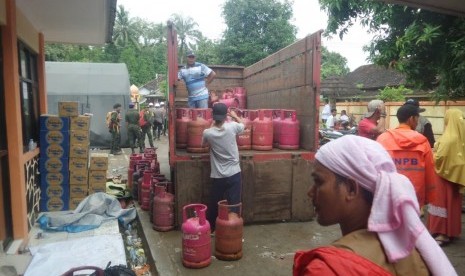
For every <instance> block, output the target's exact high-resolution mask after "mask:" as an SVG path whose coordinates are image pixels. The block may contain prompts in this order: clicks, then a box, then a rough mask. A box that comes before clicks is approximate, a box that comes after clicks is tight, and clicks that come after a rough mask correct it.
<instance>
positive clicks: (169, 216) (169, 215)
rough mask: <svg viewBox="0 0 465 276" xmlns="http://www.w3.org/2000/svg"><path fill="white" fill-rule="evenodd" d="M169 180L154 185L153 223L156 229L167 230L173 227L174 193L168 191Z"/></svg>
mask: <svg viewBox="0 0 465 276" xmlns="http://www.w3.org/2000/svg"><path fill="white" fill-rule="evenodd" d="M169 185H170V182H160V183H158V184H156V185H155V192H154V194H155V197H154V199H153V219H152V220H153V225H152V228H153V229H154V230H157V231H162V232H163V231H169V230H171V229H173V228H174V195H173V194H171V193H169V192H168V186H169Z"/></svg>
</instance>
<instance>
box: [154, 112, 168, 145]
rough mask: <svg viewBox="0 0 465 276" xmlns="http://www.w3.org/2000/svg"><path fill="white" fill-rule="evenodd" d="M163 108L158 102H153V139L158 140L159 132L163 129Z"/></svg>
mask: <svg viewBox="0 0 465 276" xmlns="http://www.w3.org/2000/svg"><path fill="white" fill-rule="evenodd" d="M165 116H166V114H165V109H164V108H162V107H161V106H160V104H159V103H156V104H155V110H154V111H153V117H154V121H153V139H154V140H155V139H157V140H160V133H161V131H162V129H163V121H164V120H165Z"/></svg>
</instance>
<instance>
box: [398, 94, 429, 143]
mask: <svg viewBox="0 0 465 276" xmlns="http://www.w3.org/2000/svg"><path fill="white" fill-rule="evenodd" d="M405 103H406V104H411V105H414V106H416V107H418V108H419V111H420V113H421V112H424V111H425V110H426V109H424V108H420V104H419V103H418V101H417V100H415V99H408V100H407V101H406V102H405ZM415 130H416V131H418V132H420V133H421V134H423V135H424V136H425V137H426V139H428V142H429V144H430V146H431V148H433V147H434V142H436V140H435V139H434V133H433V126H432V125H431V122H430V121H429V120H428V119H427V118H426V117H424V116H421V114H420V118H419V120H418V125H417V128H416V129H415Z"/></svg>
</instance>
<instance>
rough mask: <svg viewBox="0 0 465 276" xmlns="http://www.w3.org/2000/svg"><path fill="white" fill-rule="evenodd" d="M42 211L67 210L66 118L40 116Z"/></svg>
mask: <svg viewBox="0 0 465 276" xmlns="http://www.w3.org/2000/svg"><path fill="white" fill-rule="evenodd" d="M39 122H40V159H39V171H40V178H41V179H40V183H41V184H40V187H41V191H42V193H41V199H40V209H41V211H62V210H68V206H69V167H68V160H69V159H68V158H69V118H66V117H58V116H56V115H49V114H44V115H41V116H40V119H39Z"/></svg>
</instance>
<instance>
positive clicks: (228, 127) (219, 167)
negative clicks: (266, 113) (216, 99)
mask: <svg viewBox="0 0 465 276" xmlns="http://www.w3.org/2000/svg"><path fill="white" fill-rule="evenodd" d="M212 109H213V120H214V123H213V124H212V126H211V127H210V128H207V129H206V130H204V131H203V138H202V144H203V143H208V144H209V145H210V166H211V173H210V178H211V179H212V188H211V191H210V200H209V205H208V214H207V219H208V222H209V223H210V227H211V231H212V232H213V231H215V222H216V217H217V216H218V201H220V200H223V199H226V200H227V201H228V204H230V205H234V204H238V203H240V202H241V185H242V183H241V167H240V166H239V150H238V148H237V142H236V135H237V134H239V133H241V132H242V131H244V123H242V119H241V118H239V117H238V116H237V114H236V112H234V111H230V112H229V113H228V107H227V106H226V105H225V104H223V103H216V104H215V105H213V108H212ZM227 115H229V116H230V117H231V118H232V119H233V122H226V116H227ZM233 211H234V210H233Z"/></svg>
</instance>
